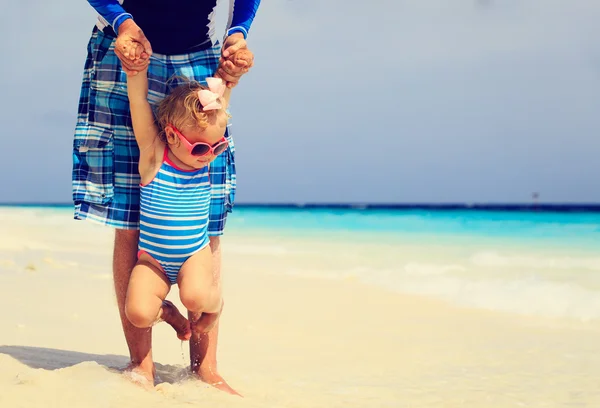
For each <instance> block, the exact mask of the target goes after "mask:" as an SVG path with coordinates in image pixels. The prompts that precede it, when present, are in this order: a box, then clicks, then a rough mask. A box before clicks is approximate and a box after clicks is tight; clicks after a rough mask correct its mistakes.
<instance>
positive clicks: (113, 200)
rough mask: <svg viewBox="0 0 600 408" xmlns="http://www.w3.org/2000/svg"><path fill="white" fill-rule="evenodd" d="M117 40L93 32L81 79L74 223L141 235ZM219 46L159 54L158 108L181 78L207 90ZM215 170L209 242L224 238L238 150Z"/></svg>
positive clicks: (154, 83) (153, 77) (155, 59)
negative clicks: (220, 236)
mask: <svg viewBox="0 0 600 408" xmlns="http://www.w3.org/2000/svg"><path fill="white" fill-rule="evenodd" d="M114 42H115V37H114V35H110V34H105V33H104V32H103V31H101V30H99V29H98V28H96V27H94V30H93V32H92V37H91V39H90V42H89V44H88V54H87V59H86V62H85V68H84V73H83V82H82V86H81V95H80V99H79V109H78V115H77V124H76V126H75V139H74V143H73V202H74V205H75V219H78V220H90V221H93V222H96V223H100V224H104V225H107V226H110V227H114V228H118V229H139V220H140V187H139V184H140V177H139V173H138V158H139V149H138V146H137V143H136V140H135V137H134V135H133V129H132V125H131V117H130V115H129V101H128V99H127V78H126V75H125V73H124V72H123V71H122V69H121V64H120V62H119V59H118V58H117V56H116V54H115V52H114ZM219 55H220V46H219V45H218V44H217V45H215V46H214V47H211V48H208V49H206V50H201V51H196V52H193V53H190V54H184V55H169V56H167V55H159V54H153V56H152V58H151V63H150V67H149V69H148V87H149V90H148V99H149V101H150V102H151V103H152V104H154V103H157V102H158V101H160V100H161V99H163V98H164V97H165V96H166V95H167V94H168V92H169V90H170V89H172V88H173V87H175V86H177V85H178V80H177V76H180V77H181V76H184V77H187V78H189V79H194V80H197V81H199V82H203V83H205V78H206V77H208V76H211V75H213V74H214V72H215V71H216V69H217V66H218V63H219ZM225 136H226V137H227V139H228V141H229V149H227V150H226V151H225V152H224V153H222V154H221V155H219V156H218V157H217V158H216V159H215V161H214V162H212V163H211V165H210V180H211V184H212V200H211V204H210V221H209V226H208V231H209V235H212V236H218V235H222V234H223V229H224V228H225V220H226V218H227V213H229V212H231V210H232V207H233V202H234V198H235V187H236V178H235V177H236V176H235V161H234V157H235V147H234V144H233V140H232V137H231V125H230V124H229V125H228V126H227V132H226V134H225Z"/></svg>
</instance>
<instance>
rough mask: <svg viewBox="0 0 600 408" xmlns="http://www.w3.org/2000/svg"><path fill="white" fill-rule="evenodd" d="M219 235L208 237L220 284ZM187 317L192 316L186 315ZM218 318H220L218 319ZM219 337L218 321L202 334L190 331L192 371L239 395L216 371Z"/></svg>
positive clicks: (215, 271) (205, 379)
mask: <svg viewBox="0 0 600 408" xmlns="http://www.w3.org/2000/svg"><path fill="white" fill-rule="evenodd" d="M220 238H221V237H218V236H214V237H210V249H211V251H212V256H213V268H214V274H215V279H216V280H217V281H218V282H219V284H221V239H220ZM188 318H190V319H191V318H192V316H191V315H188ZM219 320H220V319H219ZM218 339H219V321H217V323H216V324H215V325H214V327H213V328H212V329H211V330H210V331H209V332H208V333H204V334H197V333H194V332H193V331H192V338H191V339H190V360H191V366H192V372H194V373H195V374H197V375H198V376H199V377H200V379H201V380H202V381H204V382H206V383H208V384H211V385H213V386H214V387H215V388H218V389H220V390H222V391H226V392H228V393H230V394H234V395H240V394H239V393H238V392H237V391H235V390H234V389H233V388H231V387H230V386H229V384H227V383H226V382H225V380H224V379H223V377H221V375H220V374H219V372H218V371H217V342H218Z"/></svg>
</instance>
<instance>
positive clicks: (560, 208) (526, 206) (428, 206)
mask: <svg viewBox="0 0 600 408" xmlns="http://www.w3.org/2000/svg"><path fill="white" fill-rule="evenodd" d="M72 206H73V203H72V202H64V203H61V202H14V203H13V202H6V203H2V202H0V207H30V208H31V207H72ZM235 207H241V208H274V209H275V208H279V209H352V210H402V209H404V210H409V209H412V210H419V209H423V210H503V211H539V212H544V211H550V212H600V203H594V202H591V203H589V202H588V203H585V202H574V203H561V202H554V203H539V202H504V203H501V202H496V203H485V202H463V203H461V202H437V203H436V202H431V203H427V202H399V203H386V202H379V203H377V202H373V203H360V202H356V203H350V202H348V203H335V202H329V203H325V202H323V203H319V202H297V203H294V202H288V203H269V202H241V203H235V204H234V208H235Z"/></svg>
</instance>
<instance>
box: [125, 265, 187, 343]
mask: <svg viewBox="0 0 600 408" xmlns="http://www.w3.org/2000/svg"><path fill="white" fill-rule="evenodd" d="M169 289H170V285H169V282H168V280H167V277H166V276H165V274H164V273H163V272H162V271H160V270H159V269H158V268H157V267H156V266H155V265H153V264H152V263H151V262H149V261H147V260H139V261H138V262H137V264H136V265H135V267H134V268H133V271H132V272H131V278H130V280H129V286H128V287H127V299H126V301H125V314H126V315H127V318H128V319H129V321H130V322H131V324H133V325H134V326H136V327H139V328H147V327H151V326H152V325H154V324H155V323H156V322H158V321H160V320H164V321H166V322H167V323H169V324H170V325H171V326H173V328H174V329H175V331H176V332H177V337H179V338H180V339H181V340H188V339H189V338H190V336H191V331H190V328H189V323H188V321H187V319H186V318H185V317H183V316H182V315H181V313H179V311H178V310H177V308H176V307H175V306H174V305H173V304H172V303H171V302H168V301H166V300H165V298H166V297H167V294H168V293H169Z"/></svg>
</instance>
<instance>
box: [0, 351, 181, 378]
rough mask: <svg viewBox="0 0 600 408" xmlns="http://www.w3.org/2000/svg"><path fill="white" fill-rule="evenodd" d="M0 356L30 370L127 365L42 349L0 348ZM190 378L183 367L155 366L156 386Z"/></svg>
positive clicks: (120, 359)
mask: <svg viewBox="0 0 600 408" xmlns="http://www.w3.org/2000/svg"><path fill="white" fill-rule="evenodd" d="M0 354H6V355H9V356H11V357H13V358H14V359H16V360H19V361H20V362H21V363H23V364H25V365H27V366H29V367H31V368H35V369H38V368H41V369H43V370H50V371H52V370H59V369H61V368H66V367H71V366H74V365H77V364H80V363H83V362H85V361H95V362H96V363H98V364H99V365H101V366H103V367H105V368H106V369H108V370H109V371H113V372H115V373H122V372H123V371H124V370H125V368H126V367H127V365H128V364H129V359H128V358H127V357H125V356H118V355H115V354H89V353H80V352H77V351H69V350H58V349H49V348H43V347H25V346H0ZM190 376H191V374H190V373H189V371H188V370H187V368H185V367H182V366H174V365H162V364H156V381H155V383H156V384H159V383H164V382H166V383H170V384H173V383H176V382H179V381H181V380H183V379H186V378H189V377H190Z"/></svg>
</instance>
